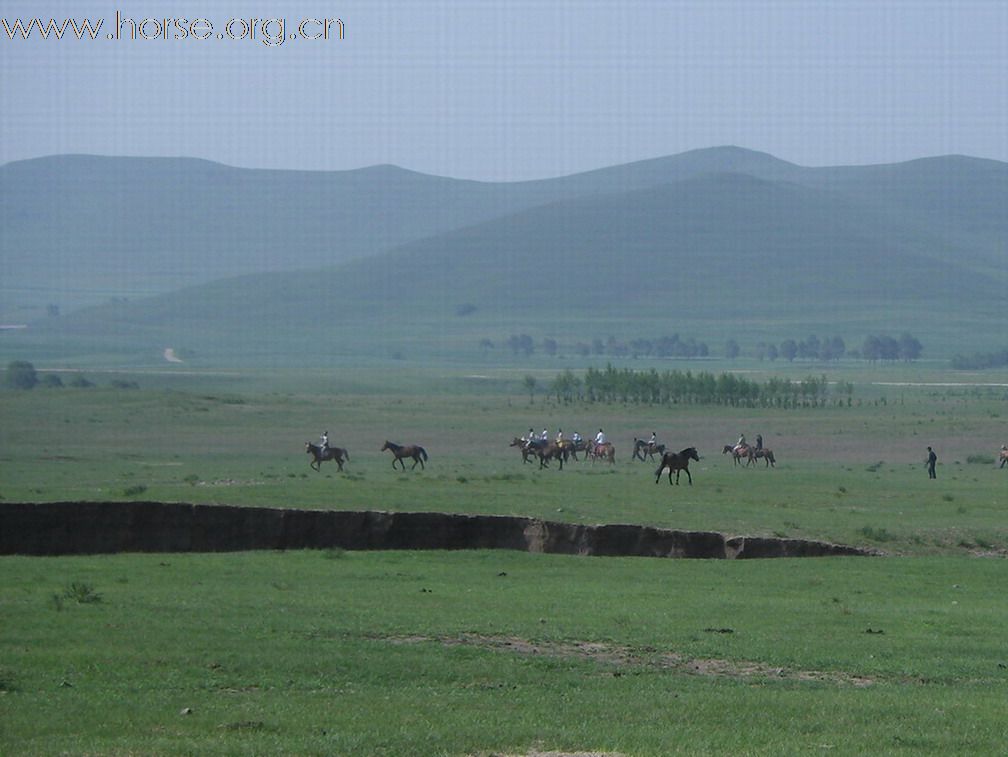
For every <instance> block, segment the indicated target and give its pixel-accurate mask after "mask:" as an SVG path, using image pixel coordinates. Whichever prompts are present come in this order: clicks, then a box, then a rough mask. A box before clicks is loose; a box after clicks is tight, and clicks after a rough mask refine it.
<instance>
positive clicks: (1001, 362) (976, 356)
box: [952, 348, 1008, 371]
mask: <svg viewBox="0 0 1008 757" xmlns="http://www.w3.org/2000/svg"><path fill="white" fill-rule="evenodd" d="M1006 365H1008V348H1006V349H1003V350H1001V351H999V352H975V353H973V354H972V355H956V356H955V357H954V358H952V367H953V368H955V369H956V370H960V371H979V370H983V369H984V368H1004V367H1005V366H1006Z"/></svg>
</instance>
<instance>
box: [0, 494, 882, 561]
mask: <svg viewBox="0 0 1008 757" xmlns="http://www.w3.org/2000/svg"><path fill="white" fill-rule="evenodd" d="M332 548H340V549H347V550H381V549H513V550H521V551H525V552H539V553H553V554H570V555H594V556H620V557H683V558H708V559H742V558H765V557H828V556H841V555H848V556H849V555H858V556H868V555H877V554H879V553H878V552H876V551H873V550H867V549H861V548H857V547H850V546H845V545H842V544H830V543H828V542H819V541H809V540H804V539H774V538H766V537H746V536H735V537H728V536H725V535H724V534H721V533H717V532H713V531H678V530H672V529H662V528H653V527H650V526H636V525H582V524H577V523H558V522H553V521H545V520H538V519H535V518H526V517H517V516H504V515H460V514H453V513H431V512H382V511H350V510H300V509H290V508H265V507H238V506H228V505H194V504H188V503H181V502H45V503H31V502H5V503H0V554H5V555H12V554H21V555H75V554H109V553H117V552H234V551H245V550H256V549H279V550H283V549H332Z"/></svg>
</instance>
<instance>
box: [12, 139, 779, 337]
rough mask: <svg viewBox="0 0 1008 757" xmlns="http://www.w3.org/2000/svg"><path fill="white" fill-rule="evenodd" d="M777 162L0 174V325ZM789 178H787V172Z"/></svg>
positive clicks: (674, 160) (86, 162)
mask: <svg viewBox="0 0 1008 757" xmlns="http://www.w3.org/2000/svg"><path fill="white" fill-rule="evenodd" d="M789 166H790V164H787V163H784V162H783V161H778V160H777V159H775V158H772V157H771V156H768V155H763V154H761V153H753V152H750V151H745V150H739V149H730V148H723V149H719V150H715V151H697V152H696V153H686V154H684V155H681V156H672V157H669V158H660V159H656V160H650V161H641V162H638V163H632V164H628V165H625V166H615V167H612V168H606V169H601V170H598V171H591V172H588V173H584V174H578V175H574V176H565V177H558V178H555V179H549V180H543V181H528V182H515V183H492V182H477V181H462V180H457V179H450V178H444V177H438V176H428V175H425V174H420V173H416V172H413V171H408V170H405V169H402V168H397V167H395V166H373V167H370V168H363V169H359V170H352V171H281V170H250V169H238V168H231V167H228V166H224V165H221V164H218V163H212V162H209V161H205V160H196V159H187V158H116V157H100V156H89V155H63V156H53V157H48V158H39V159H34V160H25V161H18V162H13V163H8V164H6V165H3V166H0V318H3V319H5V320H10V319H11V318H13V319H14V320H24V319H31V318H32V317H34V316H37V315H38V314H39V312H44V309H45V306H46V305H49V304H57V305H60V306H61V307H62V309H63V310H64V311H65V310H67V309H73V308H77V307H80V306H84V305H94V304H99V303H102V302H105V301H107V300H109V299H113V298H122V297H127V298H135V297H142V296H149V295H153V294H160V293H163V292H167V291H172V290H175V289H180V288H182V287H185V286H192V285H195V284H202V283H206V282H208V281H212V280H215V279H220V278H227V277H234V276H240V275H246V274H252V273H264V272H273V271H286V270H308V269H313V268H320V267H323V266H333V265H338V264H341V263H344V262H347V261H349V260H352V259H355V258H360V257H366V256H370V255H376V254H380V253H382V252H385V251H386V250H388V249H390V248H392V247H394V246H397V245H399V244H403V243H405V242H409V241H413V240H417V239H422V238H425V237H428V236H432V235H436V234H438V233H441V232H445V231H449V230H451V229H458V228H463V227H466V226H470V225H473V224H475V223H479V222H480V221H484V220H488V219H490V218H495V217H502V216H506V215H508V214H511V213H514V212H517V211H520V210H522V209H526V208H530V207H534V206H537V205H541V204H544V203H548V202H553V201H556V200H561V199H567V198H573V197H578V196H584V195H590V194H599V193H606V192H619V191H631V190H634V189H640V188H645V187H650V186H655V185H657V184H662V183H667V182H669V181H675V180H680V179H683V178H688V177H690V176H694V175H698V174H702V173H706V172H710V171H711V170H714V169H726V168H729V167H734V168H733V169H732V170H745V171H750V172H754V173H759V174H760V175H765V174H773V173H775V172H778V173H779V172H782V171H786V170H787V169H788V168H789ZM794 168H797V167H794Z"/></svg>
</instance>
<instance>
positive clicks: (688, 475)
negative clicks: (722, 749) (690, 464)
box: [683, 468, 693, 486]
mask: <svg viewBox="0 0 1008 757" xmlns="http://www.w3.org/2000/svg"><path fill="white" fill-rule="evenodd" d="M683 470H684V471H686V478H688V479H689V485H690V486H693V476H691V475H690V472H689V468H683Z"/></svg>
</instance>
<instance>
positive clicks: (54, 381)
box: [3, 360, 140, 389]
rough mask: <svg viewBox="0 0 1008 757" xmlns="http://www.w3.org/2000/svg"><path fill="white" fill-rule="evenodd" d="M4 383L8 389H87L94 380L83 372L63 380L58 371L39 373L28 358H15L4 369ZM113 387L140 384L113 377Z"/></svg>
mask: <svg viewBox="0 0 1008 757" xmlns="http://www.w3.org/2000/svg"><path fill="white" fill-rule="evenodd" d="M3 385H4V386H5V387H6V388H8V389H34V388H35V387H36V386H41V387H44V388H49V389H61V388H63V387H64V386H69V387H72V388H74V389H87V388H90V387H92V386H94V385H95V384H94V382H93V381H89V380H88V379H86V378H85V377H84V376H83V374H80V373H75V374H73V375H72V376H70V378H68V379H67V380H66V382H64V381H63V379H62V378H60V376H59V375H58V374H56V373H43V374H41V375H40V374H39V373H38V371H36V370H35V366H34V365H32V364H31V363H29V362H28V361H26V360H14V361H12V362H10V363H8V364H7V369H6V370H5V371H4V377H3ZM109 386H111V387H112V388H113V389H139V388H140V385H139V384H138V383H137V382H136V381H127V380H125V379H113V380H112V381H110V382H109Z"/></svg>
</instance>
